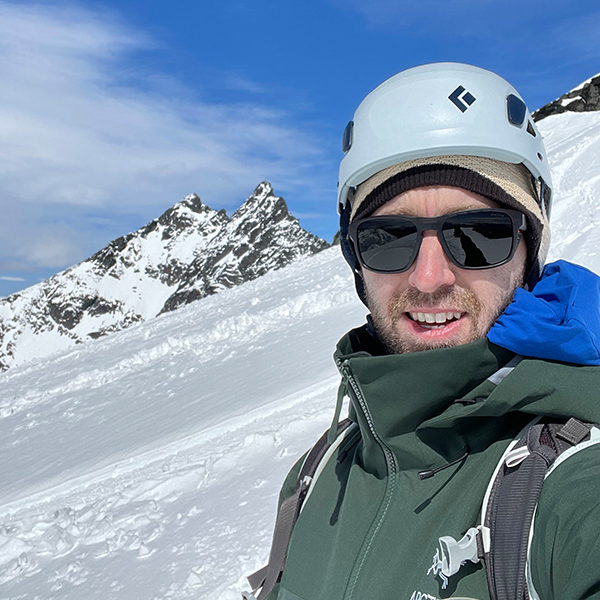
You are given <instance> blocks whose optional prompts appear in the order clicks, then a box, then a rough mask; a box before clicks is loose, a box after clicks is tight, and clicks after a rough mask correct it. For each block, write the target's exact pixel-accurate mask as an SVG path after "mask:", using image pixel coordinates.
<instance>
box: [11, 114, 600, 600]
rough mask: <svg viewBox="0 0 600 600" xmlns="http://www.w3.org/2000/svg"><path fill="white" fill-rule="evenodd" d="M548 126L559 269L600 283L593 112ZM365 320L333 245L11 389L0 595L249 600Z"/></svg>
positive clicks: (599, 124)
mask: <svg viewBox="0 0 600 600" xmlns="http://www.w3.org/2000/svg"><path fill="white" fill-rule="evenodd" d="M539 126H540V129H541V130H542V132H543V134H544V136H545V137H546V138H547V140H548V143H549V151H550V157H551V161H552V169H553V172H554V174H555V190H556V193H557V198H556V204H555V208H554V213H553V222H554V229H555V235H554V242H553V246H552V256H553V258H557V257H558V256H566V257H567V258H569V259H571V260H575V261H580V262H584V263H585V264H587V266H589V267H590V268H592V269H594V270H596V271H598V272H600V258H598V257H596V255H595V254H594V248H595V247H596V245H595V244H594V243H593V240H594V239H595V237H594V236H595V230H594V227H589V228H587V229H586V227H588V225H590V224H592V223H595V222H596V221H597V220H598V219H599V218H600V209H599V208H598V202H597V198H598V193H600V189H598V162H597V158H596V157H597V156H598V150H600V148H598V143H599V142H598V134H599V130H600V114H598V113H587V114H561V115H556V116H551V117H548V118H547V119H544V120H543V121H542V122H541V123H539ZM584 241H585V243H582V242H584ZM364 314H365V309H364V307H363V306H362V305H361V304H360V303H359V302H358V300H356V299H355V297H354V292H353V284H352V280H351V275H350V272H349V270H348V268H347V267H346V265H345V264H344V263H343V260H342V258H341V256H340V255H339V248H332V249H329V250H325V251H324V252H322V253H320V254H317V255H316V256H313V257H310V258H306V259H303V260H301V261H298V262H296V263H294V264H292V265H290V266H288V267H286V268H284V269H281V270H279V271H275V272H271V273H269V274H267V275H265V276H264V277H262V278H260V279H256V280H255V281H252V282H249V283H245V284H243V285H241V286H238V287H235V288H231V289H228V290H224V291H222V292H221V293H219V294H218V295H215V296H211V297H208V298H204V299H203V300H200V301H199V302H196V303H193V304H191V305H189V306H187V307H184V308H181V309H180V310H178V311H175V312H172V313H167V314H163V315H161V316H160V317H158V318H156V319H153V320H150V321H148V322H146V323H142V324H141V325H139V326H138V327H135V328H131V329H127V330H124V331H121V332H118V333H115V334H113V335H112V336H109V337H105V338H102V339H99V340H96V341H92V342H90V343H89V344H86V345H82V346H76V347H74V348H73V349H71V350H69V351H67V352H64V353H62V354H57V355H55V356H53V357H52V358H49V359H45V360H38V361H36V362H31V363H29V364H27V365H23V366H20V367H16V368H13V369H11V370H9V371H7V372H6V373H4V374H1V375H0V386H1V389H2V392H3V393H2V396H1V397H0V481H1V482H2V496H1V497H2V502H1V505H0V589H1V590H2V592H0V598H2V599H11V600H16V599H17V598H19V599H20V598H23V599H25V598H26V599H28V600H29V599H36V598H38V599H40V600H41V599H44V600H47V599H48V600H51V599H58V598H60V599H70V600H96V599H98V600H100V599H102V600H104V599H105V598H118V599H127V600H129V599H132V600H137V599H139V600H147V599H154V598H156V599H158V598H161V599H163V598H170V599H174V600H178V599H187V598H195V599H202V600H234V599H235V600H239V591H240V590H241V589H243V588H244V587H246V586H245V584H244V581H243V576H244V574H247V573H248V572H251V571H253V570H255V569H256V568H258V567H259V566H262V564H263V563H264V561H265V560H266V557H267V553H268V546H269V542H270V536H271V528H272V524H273V521H274V517H275V507H276V497H277V493H278V488H279V485H280V483H281V481H282V480H283V477H284V475H285V473H286V471H287V469H288V468H289V467H290V466H291V465H292V464H293V462H294V461H295V460H296V458H297V457H298V456H299V455H300V454H301V453H302V452H303V451H304V450H305V449H306V448H307V447H308V446H309V445H310V444H311V443H313V442H314V441H315V439H316V437H317V436H318V435H319V434H320V433H321V432H322V431H323V430H324V429H325V428H326V427H327V426H328V424H329V420H330V419H331V417H332V413H333V403H334V398H335V389H336V385H337V381H338V377H337V373H336V371H335V367H334V365H333V361H332V360H331V354H332V352H333V348H334V344H335V342H336V340H337V339H338V338H339V337H340V335H342V334H343V333H344V331H346V330H347V329H348V328H350V327H352V326H355V325H359V324H361V323H362V322H363V319H364Z"/></svg>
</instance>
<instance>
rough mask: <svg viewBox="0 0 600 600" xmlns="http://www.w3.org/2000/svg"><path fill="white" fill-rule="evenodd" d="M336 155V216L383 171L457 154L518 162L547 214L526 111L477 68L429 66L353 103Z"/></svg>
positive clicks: (539, 147) (547, 183) (544, 172)
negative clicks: (530, 178) (341, 155)
mask: <svg viewBox="0 0 600 600" xmlns="http://www.w3.org/2000/svg"><path fill="white" fill-rule="evenodd" d="M343 150H344V153H345V156H344V158H343V160H342V163H341V165H340V176H339V183H338V207H339V209H340V211H341V209H342V208H343V207H344V206H345V205H346V202H347V201H348V198H349V196H350V195H351V194H353V193H354V190H355V188H356V187H357V186H358V185H359V184H361V183H362V182H364V181H365V180H367V179H368V178H369V177H371V176H372V175H374V174H375V173H377V172H379V171H381V170H383V169H385V168H387V167H390V166H392V165H395V164H398V163H403V162H406V161H409V160H412V159H419V158H427V157H435V156H452V155H462V156H478V157H483V158H491V159H495V160H500V161H504V162H508V163H515V164H519V163H522V164H523V165H524V166H525V167H526V168H527V169H528V171H529V172H530V173H531V175H532V176H533V178H534V179H535V181H536V185H535V187H536V190H537V192H538V197H539V198H543V200H539V204H540V210H541V213H542V215H543V218H544V219H547V218H548V216H549V213H550V207H551V188H552V183H551V177H550V168H549V166H548V159H547V156H546V150H545V148H544V143H543V141H542V137H541V135H540V133H539V132H538V130H537V128H536V126H535V124H534V122H533V119H532V118H531V115H530V113H529V110H528V109H527V106H526V105H525V102H524V101H523V99H522V98H521V96H520V95H519V93H518V92H517V90H515V88H514V87H513V86H512V85H510V83H508V82H507V81H505V80H504V79H503V78H502V77H500V76H499V75H496V74H495V73H492V72H491V71H487V70H485V69H480V68H479V67H474V66H470V65H465V64H460V63H434V64H429V65H423V66H420V67H415V68H412V69H408V70H406V71H403V72H401V73H398V74H397V75H395V76H394V77H391V78H390V79H388V80H387V81H385V82H384V83H382V84H381V85H380V86H379V87H377V88H376V89H375V90H373V91H372V92H371V93H370V94H369V95H368V96H367V97H366V98H365V99H364V100H363V101H362V102H361V104H360V106H359V107H358V109H357V110H356V113H355V114H354V119H353V120H352V121H350V123H348V125H347V127H346V130H345V131H344V138H343Z"/></svg>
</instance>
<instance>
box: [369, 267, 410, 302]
mask: <svg viewBox="0 0 600 600" xmlns="http://www.w3.org/2000/svg"><path fill="white" fill-rule="evenodd" d="M362 278H363V282H364V284H365V290H366V292H367V298H368V299H369V300H370V301H373V302H376V303H377V304H379V305H385V304H387V303H388V302H389V301H390V300H391V299H392V298H393V297H394V296H396V295H397V294H399V293H402V292H403V291H405V290H406V288H407V285H408V283H407V281H408V276H407V275H405V274H404V273H391V274H387V275H386V274H385V273H373V271H368V270H367V269H363V271H362Z"/></svg>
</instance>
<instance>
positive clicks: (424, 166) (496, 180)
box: [350, 156, 550, 278]
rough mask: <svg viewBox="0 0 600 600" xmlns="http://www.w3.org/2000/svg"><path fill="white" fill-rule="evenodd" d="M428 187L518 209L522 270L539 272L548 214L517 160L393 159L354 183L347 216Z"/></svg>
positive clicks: (362, 213)
mask: <svg viewBox="0 0 600 600" xmlns="http://www.w3.org/2000/svg"><path fill="white" fill-rule="evenodd" d="M432 185H447V186H452V187H458V188H462V189H464V190H468V191H470V192H474V193H476V194H479V195H480V196H483V197H485V198H488V199H489V200H492V201H493V202H496V203H497V204H500V205H502V206H505V207H507V208H512V209H515V210H518V211H521V212H522V213H523V214H524V215H525V217H526V219H527V230H526V232H525V242H526V244H527V257H528V261H527V272H528V273H529V274H530V275H533V277H534V278H535V277H537V275H538V274H539V273H541V271H542V269H543V266H544V263H545V261H546V256H547V254H548V246H549V245H550V227H549V222H548V215H547V214H546V211H545V210H544V209H542V208H541V207H542V206H543V202H540V201H538V198H540V195H541V192H542V191H541V190H540V188H539V183H537V182H535V180H534V179H533V177H532V176H531V174H530V173H529V171H528V170H527V168H526V167H525V166H524V165H522V164H513V163H507V162H502V161H499V160H493V159H491V158H482V157H478V156H435V157H428V158H420V159H416V160H410V161H407V162H403V163H399V164H397V165H393V166H391V167H388V168H387V169H383V170H382V171H379V172H378V173H375V175H373V176H372V177H370V178H369V179H367V180H366V181H364V182H363V183H361V184H360V185H359V186H358V188H357V189H356V192H355V194H354V197H353V198H352V201H351V202H352V209H351V216H350V219H351V220H352V221H354V220H356V219H362V218H364V217H367V216H369V215H370V214H372V213H373V212H374V211H375V210H377V209H378V208H379V207H380V206H382V205H383V204H385V203H386V202H388V201H389V200H391V199H392V198H395V197H396V196H398V195H399V194H402V193H403V192H406V191H408V190H412V189H415V188H421V187H427V186H432Z"/></svg>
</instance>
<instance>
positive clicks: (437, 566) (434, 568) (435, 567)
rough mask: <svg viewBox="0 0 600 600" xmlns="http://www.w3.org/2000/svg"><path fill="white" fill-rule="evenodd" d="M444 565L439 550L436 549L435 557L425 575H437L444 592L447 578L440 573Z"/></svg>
mask: <svg viewBox="0 0 600 600" xmlns="http://www.w3.org/2000/svg"><path fill="white" fill-rule="evenodd" d="M443 566H444V563H443V562H442V559H441V558H440V549H439V548H438V549H437V550H436V551H435V556H434V557H433V564H432V565H431V567H429V571H427V575H429V574H430V573H433V575H434V576H435V575H439V577H440V579H441V580H442V589H443V590H445V589H446V588H447V587H448V578H447V577H446V576H445V575H444V574H443V573H442V567H443Z"/></svg>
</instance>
